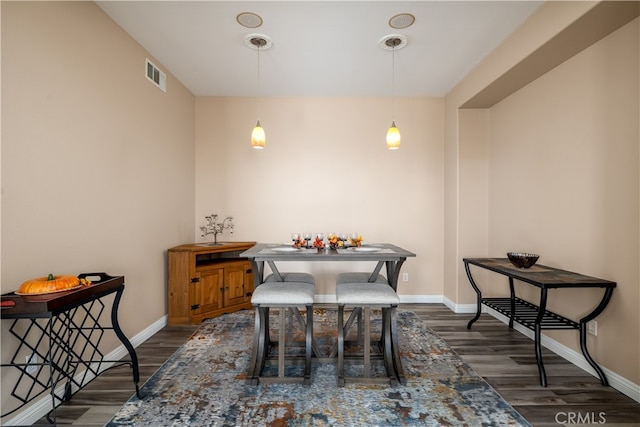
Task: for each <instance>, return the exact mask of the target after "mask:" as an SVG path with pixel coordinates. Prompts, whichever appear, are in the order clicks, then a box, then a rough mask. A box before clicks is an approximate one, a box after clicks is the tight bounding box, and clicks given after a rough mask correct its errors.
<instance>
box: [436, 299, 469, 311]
mask: <svg viewBox="0 0 640 427" xmlns="http://www.w3.org/2000/svg"><path fill="white" fill-rule="evenodd" d="M442 298H443V301H442V303H443V304H444V305H446V306H447V307H449V310H451V311H453V312H454V313H475V312H476V307H477V305H476V304H458V303H455V302H453V301H451V300H450V299H449V298H447V297H442Z"/></svg>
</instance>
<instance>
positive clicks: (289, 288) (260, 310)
mask: <svg viewBox="0 0 640 427" xmlns="http://www.w3.org/2000/svg"><path fill="white" fill-rule="evenodd" d="M314 291H315V286H314V285H313V284H311V283H305V282H279V281H276V282H265V283H262V284H260V286H258V287H257V288H256V289H255V290H254V292H253V295H252V297H251V304H253V306H254V307H255V310H256V320H255V332H254V339H253V351H252V355H251V363H250V365H249V378H248V381H249V383H251V384H257V383H258V382H259V381H263V382H268V381H270V382H297V381H300V380H302V382H304V384H306V385H309V384H311V355H312V338H313V296H314ZM301 306H304V307H306V310H307V319H306V323H305V322H303V323H304V325H305V367H304V376H303V377H285V374H284V362H285V347H286V337H285V329H286V321H285V313H286V311H287V309H289V308H298V307H301ZM270 308H278V309H279V314H280V328H279V334H278V377H277V378H275V377H262V376H261V374H262V371H263V369H264V365H265V362H266V359H267V355H268V353H269V345H270V344H271V343H270V339H269V309H270Z"/></svg>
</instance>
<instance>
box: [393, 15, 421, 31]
mask: <svg viewBox="0 0 640 427" xmlns="http://www.w3.org/2000/svg"><path fill="white" fill-rule="evenodd" d="M414 22H416V17H415V16H413V15H412V14H410V13H399V14H397V15H394V16H392V17H391V19H389V26H390V27H391V28H396V29H402V28H407V27H410V26H412V25H413V23H414Z"/></svg>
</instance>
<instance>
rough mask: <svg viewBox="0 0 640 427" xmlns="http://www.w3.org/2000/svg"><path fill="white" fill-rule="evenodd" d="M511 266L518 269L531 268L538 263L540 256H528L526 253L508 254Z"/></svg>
mask: <svg viewBox="0 0 640 427" xmlns="http://www.w3.org/2000/svg"><path fill="white" fill-rule="evenodd" d="M507 256H508V257H509V261H511V264H513V265H515V266H516V267H518V268H529V267H531V266H532V265H533V264H535V263H536V261H538V258H540V255H536V254H528V253H524V252H507Z"/></svg>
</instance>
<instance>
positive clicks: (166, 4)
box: [96, 0, 542, 96]
mask: <svg viewBox="0 0 640 427" xmlns="http://www.w3.org/2000/svg"><path fill="white" fill-rule="evenodd" d="M96 3H97V4H98V5H99V6H100V7H101V8H102V9H103V10H104V11H105V12H106V13H107V14H108V15H109V16H110V17H111V18H112V19H113V20H114V21H115V22H117V23H118V24H119V25H120V26H121V27H122V28H123V29H124V30H125V31H127V32H128V33H129V34H130V35H131V36H132V37H133V38H134V39H135V40H137V41H138V42H139V43H140V44H141V45H142V46H143V47H144V48H145V49H146V50H147V51H148V52H150V54H151V55H153V56H154V57H155V58H157V61H158V62H160V63H159V64H156V65H158V66H160V68H162V69H164V71H168V72H170V73H171V74H173V75H174V76H175V77H176V78H177V79H178V80H180V82H182V84H184V85H185V86H186V87H187V88H188V89H189V90H190V91H191V92H193V94H195V95H197V96H256V95H257V94H258V90H259V94H260V96H390V95H391V93H392V86H394V88H395V89H394V94H395V95H396V96H444V95H445V94H446V93H447V92H449V91H450V90H451V89H452V88H453V87H454V86H455V85H456V84H457V83H458V82H459V81H460V80H461V79H462V78H463V77H464V76H465V75H466V74H467V73H468V72H469V71H470V70H471V69H472V68H473V67H474V66H475V65H476V64H477V63H478V62H480V60H482V58H483V57H485V56H486V55H487V54H488V53H489V52H491V51H492V50H493V49H494V48H495V47H496V46H497V45H499V44H500V42H501V41H503V40H504V39H505V38H506V37H507V36H508V35H509V34H510V33H511V32H512V31H513V30H514V29H515V28H516V27H518V26H519V25H520V24H521V23H522V22H523V21H524V20H525V19H526V18H527V17H528V16H529V15H530V14H531V13H532V12H533V11H534V10H535V9H536V8H537V7H539V6H540V5H541V4H542V2H540V1H535V2H534V1H522V0H520V1H407V2H404V1H98V2H96ZM241 12H253V13H256V14H258V15H260V16H261V17H262V19H263V21H264V23H263V25H262V26H261V27H259V28H255V29H249V28H245V27H242V26H241V25H240V24H238V22H237V21H236V16H237V15H238V13H241ZM398 13H411V14H413V15H414V16H415V17H416V21H415V23H414V24H413V25H412V26H411V27H409V28H406V29H402V30H396V29H393V28H391V27H390V26H389V19H390V18H391V17H392V16H394V15H396V14H398ZM255 33H259V34H264V35H266V36H268V37H269V38H270V39H271V40H272V42H273V45H272V47H271V48H270V49H268V50H262V51H260V53H258V51H257V50H255V49H252V48H249V47H247V46H246V45H245V41H244V39H245V37H246V36H247V35H248V34H255ZM390 34H402V35H404V36H406V38H407V40H408V43H407V45H406V46H405V47H404V48H402V49H399V50H396V52H395V84H393V83H392V64H393V53H392V52H391V51H388V50H384V49H382V48H380V47H379V45H378V43H379V41H380V40H381V39H382V38H383V37H385V36H387V35H390ZM258 54H259V55H260V88H258Z"/></svg>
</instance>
